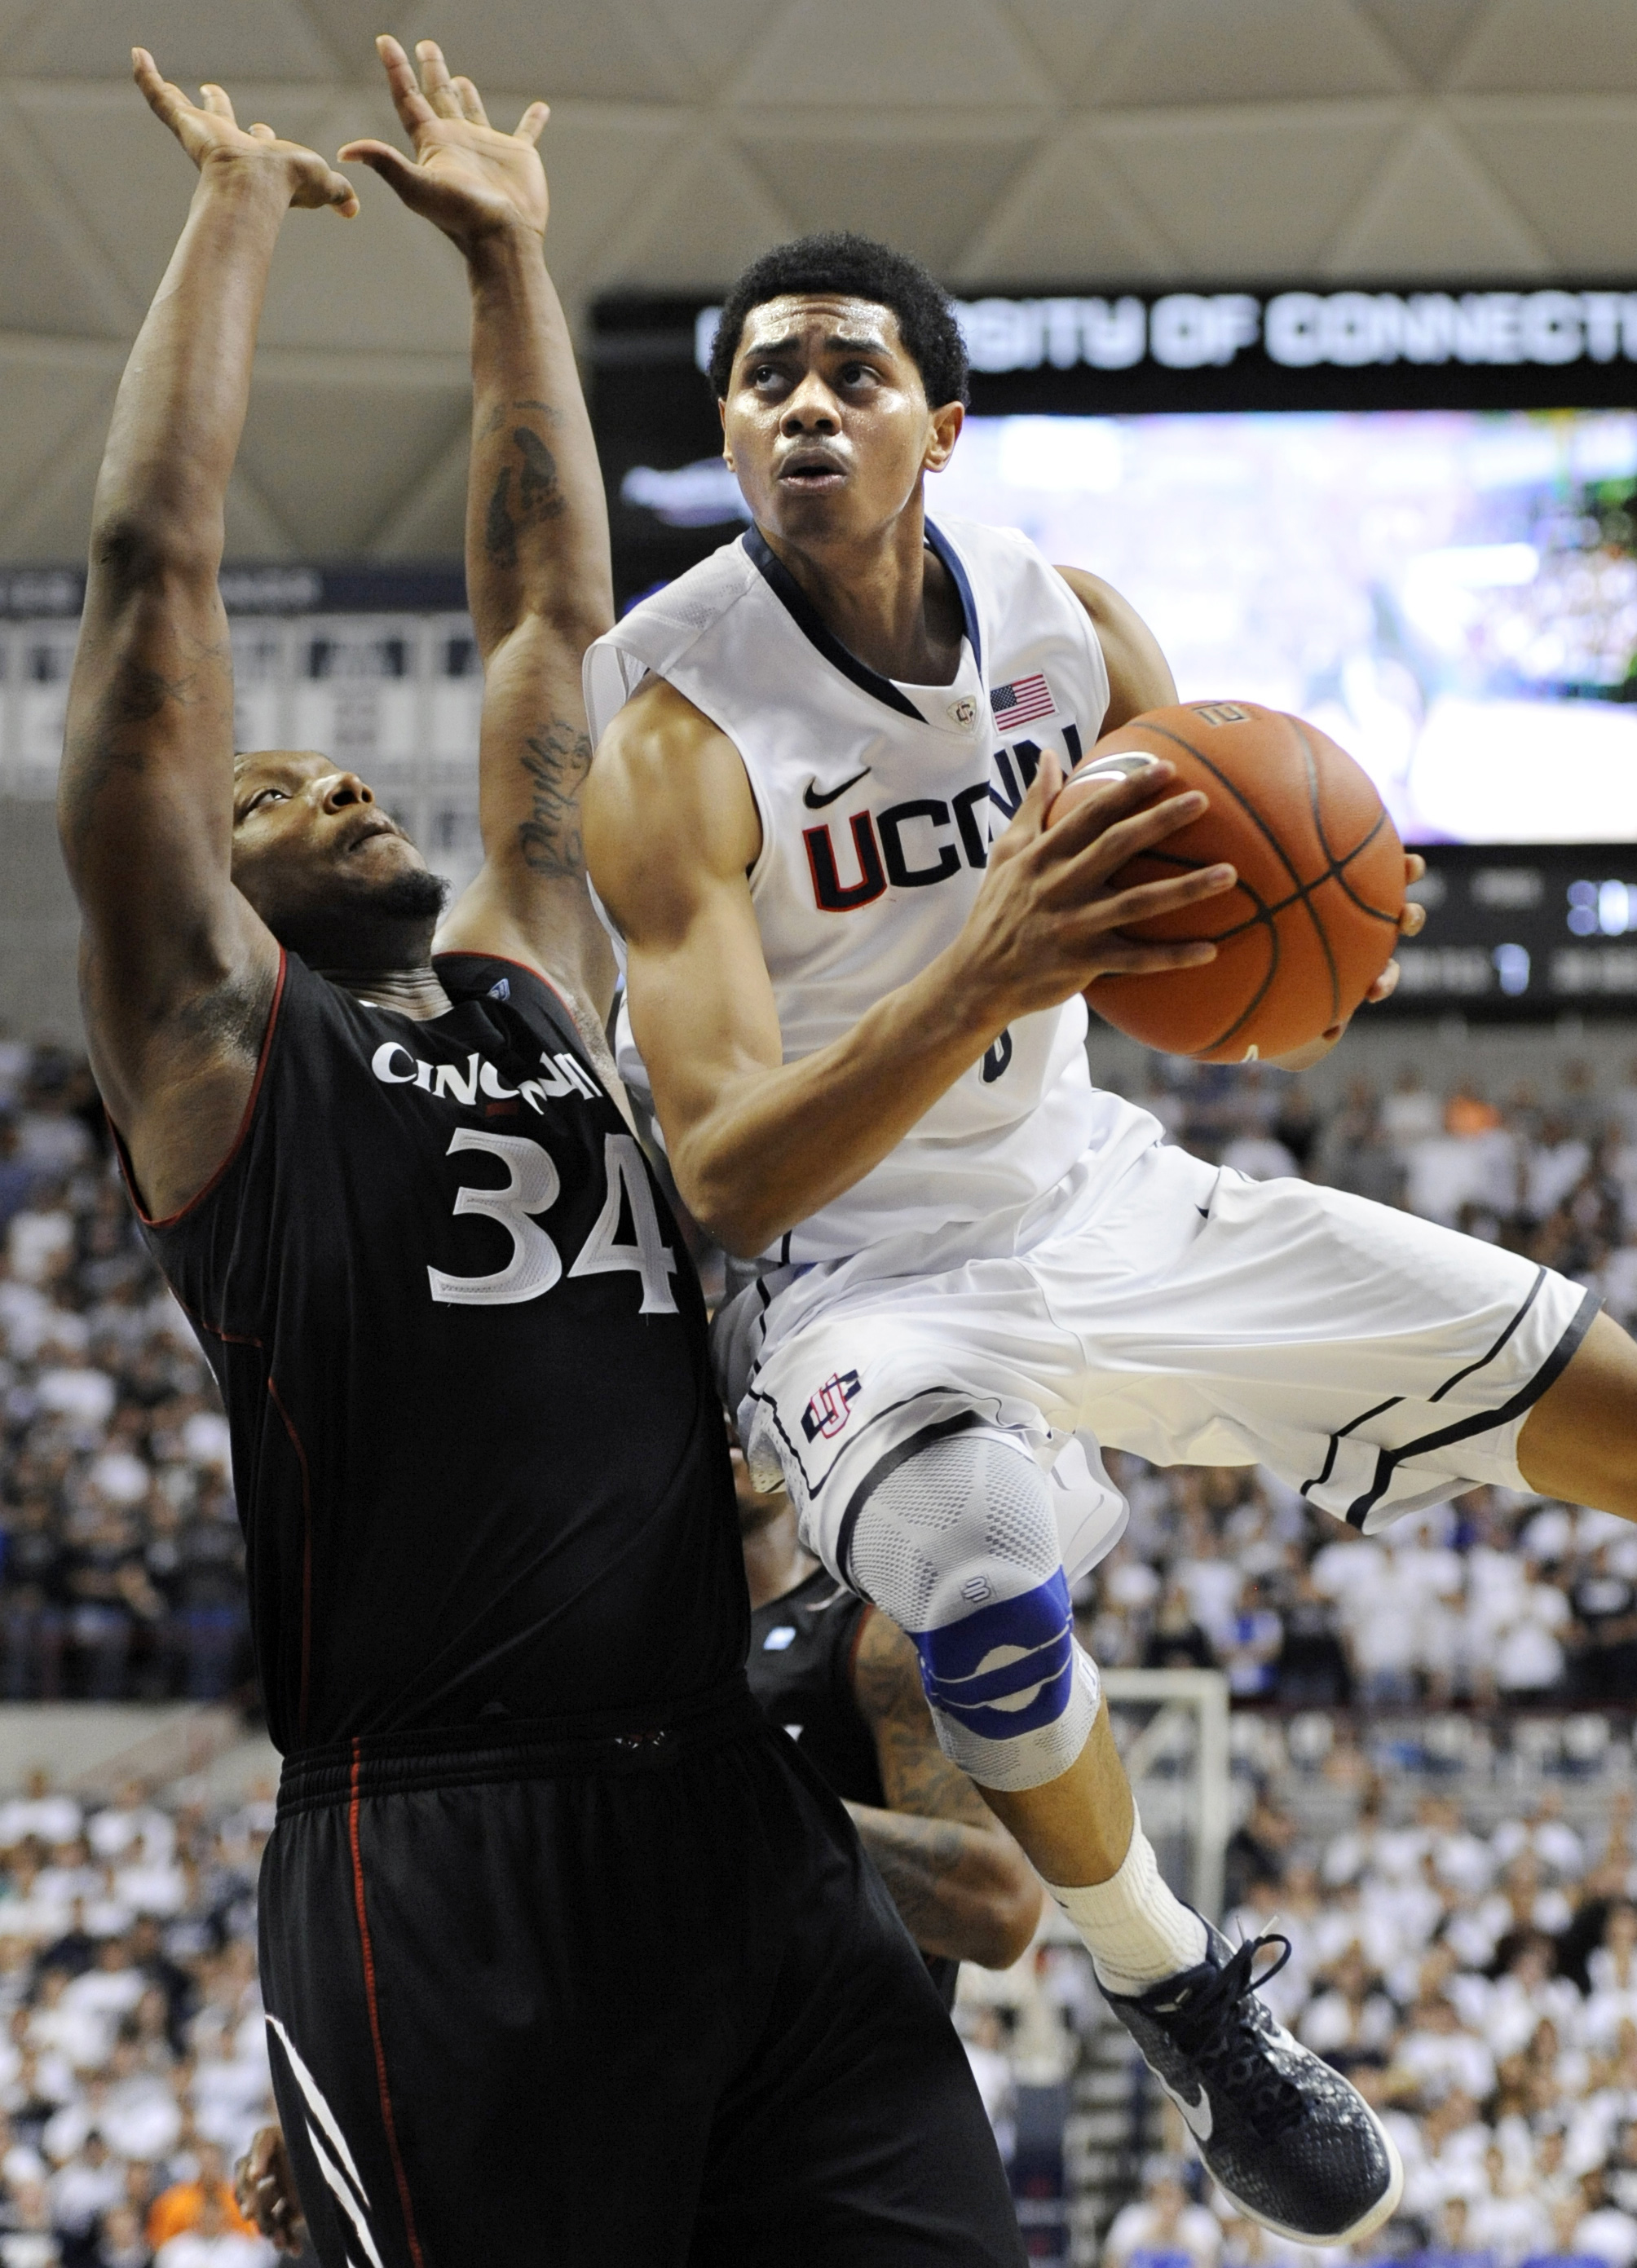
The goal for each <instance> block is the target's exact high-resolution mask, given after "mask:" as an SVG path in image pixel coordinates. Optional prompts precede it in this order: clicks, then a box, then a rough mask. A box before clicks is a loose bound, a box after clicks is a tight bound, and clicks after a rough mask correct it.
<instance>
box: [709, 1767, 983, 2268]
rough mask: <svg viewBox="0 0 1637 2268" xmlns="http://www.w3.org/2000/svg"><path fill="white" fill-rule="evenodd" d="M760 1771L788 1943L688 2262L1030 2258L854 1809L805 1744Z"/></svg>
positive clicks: (713, 2159) (718, 2128)
mask: <svg viewBox="0 0 1637 2268" xmlns="http://www.w3.org/2000/svg"><path fill="white" fill-rule="evenodd" d="M754 1771H755V1773H756V1782H757V1799H758V1811H759V1814H760V1816H761V1818H762V1820H763V1825H764V1831H765V1834H766V1837H767V1844H768V1847H769V1848H770V1850H771V1852H772V1853H773V1854H774V1859H775V1866H776V1873H777V1877H778V1889H777V1893H776V1895H773V1896H767V1897H766V1898H765V1899H764V1917H765V1918H766V1919H767V1920H768V1921H769V1922H770V1923H774V1924H776V1926H777V1927H778V1930H779V1932H780V1933H781V1934H782V1955H781V1959H780V1961H779V1964H778V1974H777V1977H776V1978H775V1979H774V1981H773V1987H772V1990H771V1992H770V1994H769V1995H768V1998H767V2000H766V2003H765V2007H764V2009H763V2021H762V2023H761V2026H760V2029H759V2031H758V2034H757V2036H756V2039H755V2040H754V2042H753V2043H751V2045H750V2048H749V2051H748V2054H747V2055H746V2056H745V2058H744V2059H743V2061H742V2062H741V2065H740V2066H739V2067H738V2068H737V2070H736V2071H735V2072H734V2074H733V2075H732V2077H731V2078H730V2080H728V2082H727V2084H726V2087H725V2088H724V2089H723V2091H722V2093H721V2095H720V2097H719V2102H718V2104H717V2109H716V2117H715V2121H714V2124H713V2126H712V2136H711V2144H710V2148H709V2151H708V2154H707V2161H706V2171H705V2177H704V2188H703V2192H702V2195H701V2198H700V2205H699V2214H698V2220H697V2226H696V2229H695V2235H694V2245H693V2250H692V2251H691V2252H690V2254H689V2268H767V2264H768V2263H769V2262H772V2261H778V2263H780V2264H781V2268H838V2264H841V2263H845V2264H846V2268H1022V2264H1023V2261H1024V2257H1025V2256H1024V2246H1023V2242H1022V2239H1021V2235H1019V2231H1018V2225H1017V2216H1016V2213H1015V2211H1014V2206H1013V2203H1012V2198H1011V2194H1010V2191H1009V2189H1008V2186H1007V2178H1006V2174H1005V2171H1004V2169H1003V2168H1002V2166H1001V2163H1000V2158H999V2153H998V2151H997V2149H996V2147H995V2141H994V2137H993V2134H992V2131H991V2129H990V2125H989V2121H988V2119H987V2117H986V2116H985V2115H984V2107H983V2103H982V2101H981V2099H980V2097H979V2095H978V2092H977V2087H976V2085H975V2083H974V2081H973V2078H972V2073H971V2068H970V2065H969V2064H968V2062H967V2059H966V2054H965V2051H964V2050H963V2049H962V2045H961V2043H960V2039H959V2037H958V2036H957V2035H956V2033H955V2029H954V2027H953V2026H952V2025H951V2024H950V2022H949V2020H948V2016H947V2015H946V2014H945V2013H944V2009H943V2006H942V2003H941V2001H940V1999H939V1995H938V1992H937V1988H936V1987H935V1985H933V1982H932V1979H931V1977H929V1976H928V1974H927V1971H926V1966H925V1962H923V1961H922V1959H921V1957H920V1955H919V1954H918V1952H917V1951H916V1949H915V1947H914V1946H913V1944H912V1943H911V1940H910V1937H909V1935H908V1933H907V1932H906V1931H905V1929H904V1927H903V1923H902V1922H901V1921H900V1919H899V1918H898V1916H897V1913H896V1911H895V1910H894V1908H893V1906H892V1904H891V1901H890V1900H889V1897H888V1896H887V1894H886V1891H885V1889H884V1888H883V1886H882V1884H881V1880H880V1877H879V1876H878V1875H877V1874H876V1873H875V1871H874V1868H873V1867H871V1866H870V1865H869V1864H868V1862H867V1860H866V1858H865V1857H864V1854H863V1852H862V1850H861V1848H860V1846H859V1842H858V1839H857V1837H856V1835H855V1834H854V1832H853V1830H852V1823H851V1821H849V1820H848V1818H847V1816H846V1814H845V1813H844V1810H843V1809H842V1808H841V1806H840V1805H839V1804H838V1803H837V1801H836V1800H835V1798H834V1797H833V1796H832V1795H831V1794H830V1791H829V1790H828V1789H827V1788H825V1787H824V1786H822V1784H821V1783H820V1782H819V1781H818V1779H817V1778H816V1776H815V1774H814V1773H813V1772H811V1771H809V1770H808V1769H807V1766H806V1764H805V1761H804V1759H803V1758H802V1757H801V1756H800V1752H799V1750H797V1749H795V1748H794V1747H793V1745H792V1744H791V1743H789V1742H785V1741H783V1740H780V1739H778V1737H777V1736H772V1735H770V1736H769V1738H768V1740H767V1742H766V1743H765V1749H764V1752H763V1755H762V1756H760V1757H758V1758H757V1759H756V1761H755V1764H754Z"/></svg>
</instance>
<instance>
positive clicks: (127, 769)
mask: <svg viewBox="0 0 1637 2268" xmlns="http://www.w3.org/2000/svg"><path fill="white" fill-rule="evenodd" d="M212 667H222V668H225V669H226V670H227V671H229V672H230V673H231V671H232V652H231V649H230V648H229V647H228V645H227V644H226V643H225V641H224V642H223V643H221V644H206V645H202V646H201V647H200V649H199V652H198V655H197V663H196V666H195V667H194V668H193V669H190V670H188V671H187V672H186V673H185V674H183V675H182V676H181V677H166V675H165V674H164V673H163V672H162V671H160V670H157V669H151V668H149V667H148V666H147V665H146V664H145V663H143V662H139V661H137V660H136V659H134V658H133V657H132V656H130V655H129V654H128V655H126V656H125V658H124V659H122V661H121V662H120V663H119V665H118V666H117V668H116V669H115V671H114V676H113V678H112V681H110V683H109V684H108V686H107V690H106V691H105V692H104V694H103V695H102V697H101V699H100V701H99V702H98V703H96V705H95V708H94V711H93V712H92V716H91V718H89V719H88V720H87V722H86V724H85V726H84V727H83V728H82V729H81V730H80V731H79V732H77V733H76V734H75V735H74V738H73V740H72V741H71V743H70V747H69V750H68V762H67V764H66V767H65V773H66V777H65V781H64V788H65V795H64V802H63V825H64V831H65V833H66V834H67V836H68V837H69V840H70V842H77V841H78V840H79V839H80V837H81V835H82V833H83V831H84V829H85V828H86V827H87V826H88V825H89V824H90V822H91V820H92V814H93V813H94V811H95V808H96V806H97V803H98V801H99V799H100V796H101V794H102V791H103V789H104V788H105V787H106V786H107V784H108V782H109V781H110V780H111V779H113V778H114V776H115V775H116V774H117V773H121V772H123V773H124V774H126V776H127V777H130V778H135V779H140V778H142V777H144V774H145V773H146V771H147V769H148V752H147V751H146V750H145V749H144V748H142V747H132V746H129V745H127V746H122V745H120V742H121V740H122V734H123V731H124V728H126V727H128V726H129V725H149V724H151V723H152V721H153V719H154V718H156V717H157V716H159V713H160V711H162V710H164V709H166V708H167V707H175V708H179V709H188V708H196V707H198V706H199V705H200V704H201V703H203V702H205V701H208V700H209V699H210V697H211V690H210V687H209V686H208V685H202V684H201V678H202V677H203V675H204V674H205V673H206V672H207V671H208V670H210V668H212ZM228 685H229V687H230V688H231V685H232V677H231V674H230V675H229V678H228ZM227 697H228V700H229V702H230V703H231V700H232V694H231V690H230V691H229V693H228V696H227ZM230 729H231V728H230Z"/></svg>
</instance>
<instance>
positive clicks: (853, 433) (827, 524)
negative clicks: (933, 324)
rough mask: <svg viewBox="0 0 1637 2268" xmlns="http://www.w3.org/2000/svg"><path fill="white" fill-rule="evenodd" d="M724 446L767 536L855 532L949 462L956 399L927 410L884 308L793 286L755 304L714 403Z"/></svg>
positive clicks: (957, 421)
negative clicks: (722, 389) (792, 291)
mask: <svg viewBox="0 0 1637 2268" xmlns="http://www.w3.org/2000/svg"><path fill="white" fill-rule="evenodd" d="M719 408H720V410H721V415H722V431H723V435H724V445H723V451H722V453H723V455H724V456H725V457H726V460H727V462H728V463H729V465H730V466H732V468H733V469H734V473H735V475H737V477H738V481H739V486H740V488H741V491H742V492H743V495H744V499H745V502H746V503H747V504H748V505H749V507H750V509H751V511H752V512H753V513H754V514H755V516H756V520H757V521H758V523H759V524H760V525H761V526H762V527H764V528H765V529H767V531H768V532H769V534H773V535H782V536H785V537H788V539H789V540H790V541H792V542H793V543H797V544H800V543H801V542H802V541H804V540H805V541H809V542H822V541H849V540H856V539H858V538H859V537H863V536H866V535H868V534H871V533H873V532H874V531H875V530H876V529H879V528H881V527H885V526H886V525H888V524H889V522H890V521H892V520H894V519H896V518H897V517H898V515H899V514H900V513H901V512H903V509H904V507H905V505H906V504H908V503H909V501H910V499H911V497H912V496H913V495H914V494H915V492H916V490H917V488H918V485H919V482H920V479H921V475H922V474H923V473H925V472H939V471H941V470H942V468H943V467H944V466H945V465H946V464H948V461H949V454H950V452H951V451H952V450H953V448H954V447H955V437H956V435H957V434H958V433H959V432H960V430H961V422H962V409H961V406H960V404H959V402H947V403H944V404H942V405H941V406H940V407H938V408H936V409H933V408H929V407H928V404H927V400H926V389H925V387H924V386H923V384H922V382H921V373H920V372H919V370H918V368H917V366H916V365H915V363H914V361H913V359H912V358H911V356H910V355H909V354H908V353H907V352H906V350H905V349H904V345H903V340H902V339H901V338H900V336H899V334H898V319H897V317H896V315H895V314H894V313H892V310H891V309H890V308H889V307H880V306H876V305H875V304H874V301H872V300H868V299H855V298H848V297H845V296H844V295H840V294H829V293H822V292H813V293H805V292H804V293H796V294H792V295H790V296H788V297H786V298H781V299H769V300H768V301H766V302H765V303H764V305H763V306H760V307H756V308H753V309H752V310H751V313H750V314H749V315H748V317H747V319H746V321H745V328H744V335H743V337H742V338H741V341H740V343H739V351H738V353H737V354H736V355H735V357H734V370H733V376H732V379H730V381H729V385H728V391H727V396H726V400H725V401H723V402H721V403H720V404H719Z"/></svg>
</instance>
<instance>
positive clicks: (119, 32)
mask: <svg viewBox="0 0 1637 2268" xmlns="http://www.w3.org/2000/svg"><path fill="white" fill-rule="evenodd" d="M376 28H377V30H385V29H386V28H387V26H385V25H380V24H378V25H377V26H376ZM134 47H144V48H147V49H148V50H149V52H150V53H151V55H152V56H153V59H154V61H155V62H156V63H158V64H159V69H160V70H162V71H163V72H164V74H165V76H166V78H168V79H173V80H174V82H175V84H176V85H178V86H180V87H181V90H182V92H183V93H184V94H188V95H196V94H197V92H198V83H199V81H200V80H201V79H203V78H211V79H217V80H219V81H220V83H221V84H222V85H224V86H225V87H227V89H228V91H229V92H230V93H231V92H232V81H233V80H235V79H240V80H244V81H246V82H248V81H250V80H252V79H276V80H277V79H292V78H298V79H299V78H313V79H321V80H322V79H327V78H328V77H331V76H332V75H333V73H334V70H335V58H334V56H333V55H331V54H330V52H329V49H328V47H327V45H326V43H325V41H324V40H322V39H321V37H320V36H319V33H318V32H317V31H316V29H315V28H314V26H313V24H312V23H311V22H310V21H309V19H308V18H306V16H304V15H303V14H302V12H301V11H300V10H299V8H293V7H287V6H271V7H269V5H268V4H267V0H49V4H48V5H47V6H45V7H43V8H41V9H39V10H38V11H36V13H35V15H34V17H33V21H32V22H31V23H29V24H28V25H27V26H26V27H25V29H24V30H23V32H22V33H21V34H20V36H19V37H18V40H17V42H16V45H15V48H14V50H13V52H12V54H11V56H10V57H9V58H8V63H9V67H10V68H11V70H15V71H18V72H19V73H24V74H27V75H29V76H31V77H33V76H39V77H62V78H102V79H107V78H129V76H130V51H131V49H132V48H134ZM365 52H366V55H367V48H366V50H365Z"/></svg>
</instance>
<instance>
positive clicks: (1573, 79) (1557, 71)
mask: <svg viewBox="0 0 1637 2268" xmlns="http://www.w3.org/2000/svg"><path fill="white" fill-rule="evenodd" d="M1454 83H1455V84H1456V85H1457V86H1461V87H1465V88H1470V89H1471V91H1472V92H1474V93H1478V92H1485V93H1487V92H1508V93H1514V92H1515V93H1518V94H1558V93H1563V94H1582V93H1583V94H1604V93H1619V92H1632V91H1637V8H1633V5H1632V0H1552V4H1551V5H1550V6H1547V7H1543V6H1542V5H1541V4H1540V0H1495V4H1494V6H1493V9H1492V10H1491V11H1490V14H1489V16H1488V18H1487V19H1486V22H1485V23H1484V25H1483V26H1482V28H1481V29H1480V30H1479V32H1478V34H1477V36H1476V37H1475V38H1474V40H1473V41H1472V43H1471V47H1470V48H1468V49H1467V51H1466V53H1465V54H1464V55H1463V56H1462V58H1461V66H1460V69H1459V70H1458V71H1457V72H1456V75H1455V82H1454Z"/></svg>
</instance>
